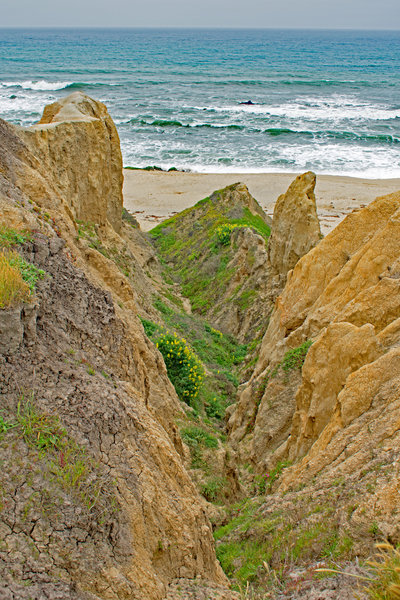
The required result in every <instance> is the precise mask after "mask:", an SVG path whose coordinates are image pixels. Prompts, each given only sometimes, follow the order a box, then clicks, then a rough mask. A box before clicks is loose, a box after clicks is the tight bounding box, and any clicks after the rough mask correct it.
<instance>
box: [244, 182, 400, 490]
mask: <svg viewBox="0 0 400 600" xmlns="http://www.w3.org/2000/svg"><path fill="white" fill-rule="evenodd" d="M399 219H400V195H399V194H392V195H389V196H385V197H382V198H378V199H377V200H375V202H373V203H372V204H370V205H369V206H368V207H367V208H364V209H362V210H360V211H359V212H356V213H353V214H351V215H349V216H348V217H347V218H346V219H345V220H344V221H343V222H342V223H341V224H340V225H338V227H337V228H336V229H335V230H333V231H332V232H331V233H330V234H329V235H328V236H327V237H326V238H325V239H324V240H322V241H321V242H320V243H319V244H318V245H317V246H316V247H315V248H314V249H312V250H311V251H310V252H309V253H308V254H307V255H306V256H304V257H303V258H302V259H301V260H300V261H299V262H298V263H297V265H296V266H295V268H294V269H293V271H292V272H291V273H290V274H289V277H288V282H287V285H286V287H285V289H284V291H283V293H282V295H281V296H280V297H279V298H278V299H277V302H276V305H275V309H274V312H273V314H272V316H271V320H270V324H269V327H268V330H267V332H266V334H265V336H264V339H263V342H262V346H261V351H260V357H259V361H258V363H257V365H256V368H255V373H254V376H253V378H252V380H251V382H250V383H249V384H247V385H246V386H245V388H244V390H243V392H242V396H241V399H240V401H239V407H238V410H242V411H243V410H244V409H243V407H245V406H246V404H245V403H246V402H247V403H250V404H251V398H252V394H254V389H256V388H257V385H260V383H261V382H262V381H266V384H265V386H264V389H263V391H262V394H261V397H260V398H259V408H258V411H257V416H256V418H254V419H253V423H254V430H253V431H252V435H251V439H250V441H248V442H247V444H248V446H247V448H248V451H249V452H250V454H251V455H252V456H253V459H254V460H255V461H257V464H258V466H259V468H260V469H265V468H268V465H271V464H276V462H277V461H279V460H282V459H290V460H291V461H292V462H297V461H299V460H300V462H299V463H297V464H296V466H293V467H292V468H290V469H287V472H286V473H285V476H284V477H283V485H289V482H294V481H297V482H298V481H299V480H302V481H304V480H309V479H310V478H312V477H313V476H315V475H316V473H318V472H320V471H321V470H323V469H324V468H329V469H331V468H333V466H332V465H335V464H336V458H335V457H337V461H339V462H338V464H339V463H340V464H346V465H350V463H351V464H353V465H354V464H355V462H356V463H357V464H359V465H361V463H362V458H361V457H362V456H363V453H364V452H368V451H369V448H371V445H372V446H373V447H376V444H381V443H384V433H383V426H382V428H381V425H380V424H379V425H378V424H376V425H374V427H373V426H372V424H373V423H375V419H376V418H377V414H378V412H377V411H379V410H382V411H383V412H385V414H386V415H387V418H389V419H390V418H391V417H389V415H392V414H394V412H393V411H395V404H396V402H397V391H396V390H397V368H396V356H397V344H398V339H399V337H398V320H399V316H400V302H399V298H400V295H399V293H398V266H397V265H398V256H399V249H400V225H399V223H400V220H399ZM308 340H310V341H311V340H312V341H313V344H312V346H311V348H310V350H309V352H308V354H307V356H306V358H305V362H304V366H303V367H302V371H300V370H299V369H297V368H296V369H294V370H293V371H292V372H289V373H288V374H287V378H286V382H285V381H284V379H283V380H282V379H279V372H280V370H281V366H280V365H282V362H283V361H284V357H285V355H287V353H288V351H289V353H290V352H292V353H293V352H296V349H299V348H301V347H302V345H304V343H305V342H307V341H308ZM389 364H390V365H391V366H390V369H389V371H386V366H387V367H388V368H389ZM300 367H301V365H300ZM274 369H275V371H277V372H278V376H277V377H271V372H273V371H274ZM367 381H368V382H369V383H367ZM279 382H280V383H279ZM277 385H282V387H283V388H285V386H286V392H284V391H282V392H281V394H282V395H281V397H279V395H277V393H276V386H277ZM367 388H368V389H367ZM252 390H253V391H252ZM274 390H275V391H274ZM271 396H272V397H273V398H274V402H273V403H271ZM378 407H379V408H378ZM383 407H385V408H383ZM382 414H383V413H382ZM259 415H260V418H259ZM261 416H262V419H261ZM383 420H384V421H387V419H383ZM266 422H269V425H268V427H267V430H266V431H264V430H263V427H265V423H266ZM393 426H394V423H393ZM367 427H368V428H370V429H371V431H375V427H376V430H377V437H375V434H374V433H372V434H370V435H366V428H367ZM269 429H272V430H273V431H274V432H278V431H284V432H285V433H284V435H281V436H279V435H275V436H270V435H269V433H268V431H269ZM387 430H388V431H389V430H391V425H390V424H389V423H387ZM378 431H379V433H378ZM234 434H235V431H234V432H233V435H234ZM388 436H389V437H390V436H391V434H390V433H388ZM339 440H340V443H339ZM238 442H239V440H237V443H238ZM239 445H240V444H239ZM344 448H346V451H345V452H344ZM350 448H353V450H354V449H355V448H358V450H357V451H355V450H354V453H355V454H357V457H358V458H357V460H356V459H355V458H354V457H353V459H352V460H350V454H351V451H350ZM363 448H364V449H363ZM256 457H257V458H256ZM335 468H336V467H335ZM346 469H350V467H349V466H346ZM343 472H349V471H348V470H347V471H346V470H345V471H343Z"/></svg>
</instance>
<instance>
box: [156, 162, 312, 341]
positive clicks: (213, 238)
mask: <svg viewBox="0 0 400 600" xmlns="http://www.w3.org/2000/svg"><path fill="white" fill-rule="evenodd" d="M314 187H315V175H314V174H313V173H305V174H304V175H301V176H299V177H297V178H296V179H295V181H294V182H293V183H292V184H291V186H290V187H289V189H288V191H287V192H286V194H283V195H282V196H280V197H279V198H278V201H277V203H276V207H275V210H274V218H273V221H272V222H271V219H269V217H267V215H265V213H264V212H263V211H262V209H261V207H260V206H259V205H258V203H257V202H256V200H255V199H254V198H253V197H252V196H251V195H250V193H249V191H248V189H247V187H246V186H245V185H244V184H241V183H237V184H234V185H231V186H228V187H226V188H224V189H223V190H218V191H216V192H214V193H213V194H212V195H211V196H210V197H209V198H205V199H204V200H201V201H200V202H198V203H197V204H196V205H195V206H194V207H193V208H189V209H186V210H185V211H183V212H182V213H180V214H178V215H176V216H175V217H173V218H172V219H168V220H167V221H165V222H164V223H162V224H161V225H158V226H157V227H156V228H155V229H154V230H153V232H152V235H153V238H154V241H155V245H156V247H157V249H158V251H159V252H160V253H161V255H162V256H163V258H164V259H165V260H167V261H169V263H170V265H171V267H173V270H174V272H175V274H176V276H177V280H178V281H179V282H180V283H182V284H183V290H184V293H186V295H187V296H188V298H189V299H190V301H191V303H192V306H193V308H194V310H198V311H199V312H201V313H202V314H204V315H205V316H206V317H207V319H208V320H209V321H210V322H212V323H214V325H216V326H217V327H218V328H219V329H221V330H222V331H224V332H227V333H230V334H232V335H234V336H235V337H236V338H238V339H239V340H240V341H242V342H249V341H254V338H256V337H259V336H260V331H261V332H263V330H264V327H265V323H266V322H267V321H268V318H269V315H270V313H271V311H272V308H273V304H274V301H275V298H276V297H277V295H278V294H279V293H280V292H281V291H282V289H283V286H284V284H285V282H286V277H287V273H288V272H289V270H290V269H292V268H293V266H294V265H295V264H296V262H297V261H298V260H299V258H300V257H301V256H303V254H305V253H306V252H308V251H309V250H310V248H312V247H313V246H314V245H315V244H316V243H317V242H318V241H319V239H320V237H321V233H320V229H319V222H318V217H317V214H316V205H315V196H314ZM221 226H226V227H228V228H229V227H230V228H231V229H230V233H229V236H227V240H225V241H224V242H222V243H221V242H220V241H219V238H218V235H219V229H220V228H221ZM270 232H271V235H269V234H270ZM229 238H230V240H229ZM268 238H269V239H268Z"/></svg>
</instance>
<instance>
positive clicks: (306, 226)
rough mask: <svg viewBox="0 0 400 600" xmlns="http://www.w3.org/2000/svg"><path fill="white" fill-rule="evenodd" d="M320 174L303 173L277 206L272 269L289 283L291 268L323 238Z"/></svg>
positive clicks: (271, 245)
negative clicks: (318, 198) (319, 213)
mask: <svg viewBox="0 0 400 600" xmlns="http://www.w3.org/2000/svg"><path fill="white" fill-rule="evenodd" d="M315 184H316V176H315V174H314V173H312V172H311V171H308V172H307V173H304V174H303V175H299V176H298V177H296V179H295V180H294V181H293V182H292V183H291V185H290V186H289V188H288V190H287V192H286V193H285V194H282V195H281V196H279V198H278V200H277V201H276V204H275V207H274V218H273V227H272V233H271V238H270V240H269V244H268V262H269V265H270V268H271V271H272V273H273V274H274V275H275V276H277V277H278V278H279V279H280V280H281V281H280V282H279V283H280V288H281V289H283V287H284V285H285V283H286V276H287V274H288V272H289V271H290V270H291V269H293V267H294V266H295V265H296V263H297V262H298V260H299V259H300V258H301V257H302V256H304V255H305V254H307V252H309V251H310V250H311V248H313V247H314V246H316V245H317V244H318V242H319V240H320V239H321V237H322V236H321V230H320V226H319V220H318V216H317V206H316V202H315V195H314V189H315Z"/></svg>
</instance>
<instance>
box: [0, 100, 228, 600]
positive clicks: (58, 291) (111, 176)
mask: <svg viewBox="0 0 400 600" xmlns="http://www.w3.org/2000/svg"><path fill="white" fill-rule="evenodd" d="M0 147H1V151H0V216H1V218H0V220H1V224H2V225H5V226H7V227H12V228H14V229H15V230H20V231H23V230H28V231H30V232H31V233H30V235H29V236H28V238H27V241H26V242H25V243H24V244H23V245H21V246H20V247H19V248H17V250H18V252H19V253H20V254H22V255H23V256H24V257H25V259H26V260H27V261H28V262H29V263H31V264H33V265H35V266H36V267H39V268H41V269H43V270H44V271H45V277H44V278H43V279H42V280H41V281H39V282H38V284H37V292H36V297H35V299H34V300H33V302H32V305H31V306H25V307H22V309H21V308H18V309H17V310H15V309H14V310H11V312H10V315H11V313H12V316H11V317H10V319H5V322H7V324H8V329H7V327H4V326H3V325H2V322H0V348H1V354H0V392H1V401H0V402H1V406H0V408H1V411H2V412H1V418H2V421H1V423H2V430H1V434H0V452H1V460H2V474H1V478H0V508H1V512H0V530H1V536H0V537H1V545H0V573H1V577H0V579H1V584H0V589H1V592H0V595H1V596H2V597H4V598H7V599H8V598H10V599H11V598H18V599H24V598H33V597H34V598H42V597H48V598H82V599H83V598H91V599H94V598H98V599H100V598H101V599H106V598H107V599H112V598H115V599H116V598H118V599H120V600H121V599H123V598H127V599H128V598H130V599H131V598H135V599H138V600H140V599H143V600H145V599H146V600H152V599H154V600H155V599H161V598H164V597H165V596H166V594H167V593H168V586H169V584H170V583H171V582H172V581H174V585H177V580H179V579H180V578H185V581H186V582H187V580H188V579H193V578H196V577H197V578H198V581H199V582H200V583H201V582H202V581H204V582H207V586H208V589H210V597H212V593H213V592H212V590H213V586H214V587H215V589H217V590H218V597H220V598H223V597H226V598H228V597H231V596H230V595H229V594H230V593H229V592H226V593H225V592H224V587H225V586H226V579H225V576H224V575H223V573H222V570H221V568H220V566H219V564H218V562H217V561H216V557H215V553H214V548H213V541H212V534H211V526H210V523H209V521H208V519H207V517H206V514H205V512H204V508H203V506H202V504H201V503H200V501H199V499H198V495H197V492H196V490H195V488H194V486H193V484H192V482H191V481H190V479H189V477H188V475H187V473H186V471H185V469H184V467H183V463H182V455H183V445H182V441H181V439H180V436H179V433H178V430H177V427H176V419H177V418H181V417H182V415H183V411H182V408H181V405H180V402H179V401H178V398H177V396H176V393H175V390H174V388H173V386H172V385H171V383H170V382H169V379H168V377H167V373H166V370H165V366H164V362H163V360H162V358H161V355H160V354H159V353H158V351H157V350H156V348H155V346H154V345H153V344H152V343H151V342H150V341H149V340H148V338H147V337H146V336H145V335H144V332H143V328H142V326H141V324H140V321H139V319H138V317H137V312H138V311H141V310H143V308H141V307H143V305H144V304H145V300H146V296H145V292H144V291H143V295H144V297H143V296H142V295H141V293H140V292H141V290H144V289H145V288H146V282H147V279H146V278H148V275H146V273H145V271H146V270H147V269H148V268H149V266H151V265H153V266H154V265H155V267H154V270H153V274H152V281H153V280H154V279H155V281H156V284H157V265H156V263H157V261H156V258H155V256H154V252H153V250H152V249H151V247H150V246H149V245H148V243H147V242H146V241H145V240H144V239H143V238H141V237H140V234H139V232H137V230H135V229H134V228H132V226H131V224H130V223H129V222H127V221H123V220H122V219H121V215H122V196H121V185H122V172H121V155H120V150H119V144H118V136H117V133H116V130H115V127H114V125H113V123H112V120H111V118H110V117H109V115H108V113H107V110H106V108H105V107H104V105H102V104H100V103H98V102H95V101H93V100H91V99H90V98H88V97H86V96H84V95H82V94H79V93H77V94H73V95H72V96H69V97H68V98H66V99H64V100H63V101H62V102H59V103H56V104H54V105H51V106H50V107H47V108H46V110H45V111H44V115H43V118H42V120H41V122H40V123H39V124H38V125H37V126H35V127H33V128H31V129H29V130H24V129H21V128H17V127H13V126H11V125H9V124H7V123H5V122H4V121H0ZM133 282H134V283H133ZM149 293H151V292H149V291H148V292H147V294H149ZM0 312H1V313H2V316H4V315H5V314H6V313H8V311H0ZM14 313H15V314H14ZM10 327H11V330H12V331H11V332H10ZM221 586H222V587H221ZM225 589H226V588H225ZM224 595H225V596H224Z"/></svg>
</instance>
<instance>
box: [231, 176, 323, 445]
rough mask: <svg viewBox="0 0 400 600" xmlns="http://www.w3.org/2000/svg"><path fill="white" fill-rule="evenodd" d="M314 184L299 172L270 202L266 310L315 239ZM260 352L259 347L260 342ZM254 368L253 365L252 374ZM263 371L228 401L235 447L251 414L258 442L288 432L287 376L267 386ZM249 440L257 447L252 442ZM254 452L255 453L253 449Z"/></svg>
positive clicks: (290, 402)
mask: <svg viewBox="0 0 400 600" xmlns="http://www.w3.org/2000/svg"><path fill="white" fill-rule="evenodd" d="M315 183H316V178H315V174H314V173H311V172H307V173H304V174H303V175H299V176H298V177H296V179H295V180H294V181H293V182H292V184H291V185H290V186H289V188H288V190H287V192H286V193H285V194H282V195H281V196H279V198H278V200H277V202H276V205H275V209H274V216H273V221H272V226H271V237H270V239H269V243H268V257H267V261H266V263H265V264H264V272H265V276H264V281H265V290H264V296H263V298H262V301H263V303H264V304H265V305H266V306H268V314H270V313H271V312H272V306H273V303H274V302H275V299H276V298H277V296H278V295H279V294H280V293H281V292H282V289H283V288H284V286H285V283H286V279H287V277H288V274H289V277H290V271H291V269H293V267H294V266H295V265H296V263H297V261H298V260H299V259H300V258H301V257H302V256H303V255H304V254H306V253H307V252H308V251H309V250H310V249H311V248H313V247H314V246H315V245H316V244H317V243H318V242H319V240H320V239H321V231H320V226H319V221H318V217H317V210H316V203H315V195H314V188H315ZM261 352H263V349H262V347H261ZM258 364H260V363H258ZM273 367H275V365H272V368H271V369H270V371H272V370H273ZM257 369H258V365H256V370H255V373H257ZM263 371H264V372H263V375H262V377H258V378H257V377H252V379H251V381H250V383H249V384H248V385H247V386H245V387H244V389H242V393H241V395H240V399H239V402H238V405H237V407H233V406H232V408H231V412H230V414H229V415H228V416H229V423H228V427H229V430H230V439H231V441H232V443H233V444H234V446H235V447H237V444H238V442H239V441H240V440H243V438H244V437H245V436H246V435H247V434H248V433H249V432H250V431H252V430H253V426H254V421H255V419H256V418H257V419H258V420H259V422H260V427H259V429H260V431H262V432H263V435H262V439H263V441H262V442H261V443H262V444H263V445H265V440H266V439H271V441H272V444H277V443H279V442H282V441H283V440H284V439H285V438H286V437H287V435H288V430H289V426H290V421H291V418H292V414H293V400H292V396H293V394H292V390H290V389H289V388H288V385H287V381H285V382H284V385H281V384H280V381H279V378H278V379H275V378H274V382H273V383H271V386H272V387H268V389H267V386H266V379H268V377H269V375H268V372H267V371H268V369H263ZM261 390H262V393H261ZM264 393H265V394H266V395H267V396H268V401H267V402H264V403H261V405H260V398H259V396H260V394H261V395H263V394H264ZM266 406H268V407H269V409H268V410H266V409H265V407H266ZM277 411H278V412H279V414H280V418H279V419H277V418H274V419H271V418H270V413H272V414H274V413H276V412H277ZM251 443H253V442H252V441H251ZM255 444H256V446H257V441H255ZM245 447H246V450H245V454H248V452H249V449H248V448H247V443H246V444H242V448H243V449H245ZM256 454H257V455H258V448H256Z"/></svg>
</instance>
